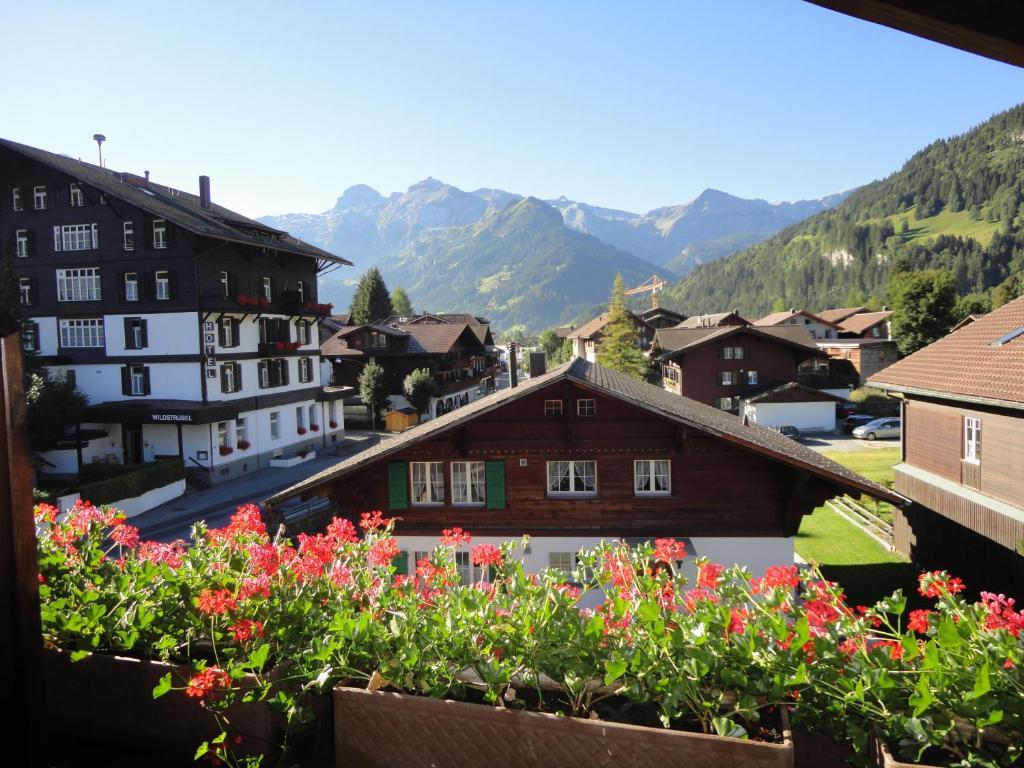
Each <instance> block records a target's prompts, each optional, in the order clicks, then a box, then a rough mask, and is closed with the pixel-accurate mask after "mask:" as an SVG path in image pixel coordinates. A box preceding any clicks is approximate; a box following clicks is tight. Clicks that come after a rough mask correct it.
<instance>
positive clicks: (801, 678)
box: [786, 662, 807, 686]
mask: <svg viewBox="0 0 1024 768" xmlns="http://www.w3.org/2000/svg"><path fill="white" fill-rule="evenodd" d="M806 684H807V665H806V664H804V663H802V662H801V664H800V666H799V667H797V668H796V672H794V673H793V676H792V677H790V678H788V679H787V680H786V685H787V686H794V685H806Z"/></svg>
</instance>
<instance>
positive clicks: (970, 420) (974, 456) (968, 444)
mask: <svg viewBox="0 0 1024 768" xmlns="http://www.w3.org/2000/svg"><path fill="white" fill-rule="evenodd" d="M964 461H970V462H972V463H974V464H980V463H981V419H979V418H976V417H974V416H964Z"/></svg>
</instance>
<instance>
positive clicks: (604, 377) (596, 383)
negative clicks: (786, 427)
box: [267, 358, 903, 506]
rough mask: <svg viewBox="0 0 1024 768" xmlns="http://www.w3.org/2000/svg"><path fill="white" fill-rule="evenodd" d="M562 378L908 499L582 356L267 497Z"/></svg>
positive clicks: (857, 485) (879, 494)
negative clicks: (588, 360)
mask: <svg viewBox="0 0 1024 768" xmlns="http://www.w3.org/2000/svg"><path fill="white" fill-rule="evenodd" d="M562 380H567V381H570V382H572V383H575V384H578V385H580V386H582V387H586V388H588V389H590V390H592V391H595V392H597V393H600V394H604V395H606V396H608V397H612V398H616V399H618V400H621V401H623V402H626V403H628V404H630V405H634V406H636V407H638V408H643V409H645V410H647V411H650V412H651V413H654V414H656V415H658V416H661V417H663V418H666V419H671V420H672V421H675V422H677V423H679V424H682V425H685V426H688V427H693V428H694V429H697V430H700V431H702V432H705V433H707V434H710V435H713V436H715V437H718V438H721V439H723V440H726V441H728V442H730V443H733V444H735V445H738V446H740V447H743V448H746V449H749V450H752V451H755V452H757V453H760V454H762V455H765V456H768V457H769V458H772V459H774V460H776V461H778V462H780V463H782V464H785V465H788V466H791V467H795V468H797V469H801V470H805V471H807V472H810V473H811V474H813V475H816V476H818V477H821V478H824V479H825V480H828V481H831V482H833V483H835V484H836V485H838V486H840V487H842V488H845V489H848V490H852V491H856V492H858V493H866V494H868V495H869V496H872V497H874V498H877V499H881V500H883V501H888V502H891V503H893V504H902V502H903V499H902V498H901V497H899V496H897V495H896V494H894V493H893V492H891V491H889V490H887V489H885V488H883V487H881V486H880V485H877V484H875V483H873V482H871V481H870V480H868V479H866V478H864V477H861V476H860V475H858V474H857V473H856V472H853V471H851V470H849V469H847V468H846V467H843V466H841V465H839V464H837V463H835V462H834V461H831V460H830V459H827V458H825V457H824V456H823V455H822V454H820V453H818V452H816V451H812V450H811V449H810V448H807V447H805V446H803V445H800V444H799V443H797V442H795V441H793V440H790V439H789V438H787V437H783V436H782V435H780V434H778V433H777V432H774V431H772V430H771V429H768V428H767V427H761V426H758V425H756V424H744V423H743V421H742V420H741V419H739V418H738V417H736V416H733V415H732V414H729V413H725V412H723V411H720V410H719V409H717V408H712V407H711V406H709V405H704V404H703V403H698V402H696V401H695V400H690V399H689V398H686V397H680V396H679V395H673V394H671V393H670V392H666V391H665V390H664V389H662V388H661V387H656V386H654V385H652V384H647V383H646V382H643V381H639V380H638V379H634V378H632V377H630V376H627V375H626V374H623V373H619V372H617V371H613V370H611V369H609V368H605V367H603V366H601V365H598V364H597V363H590V362H587V361H586V360H584V359H583V358H576V359H575V360H573V361H572V362H570V363H566V364H565V365H562V366H559V367H558V368H555V369H553V370H551V371H549V372H548V373H546V374H544V375H542V376H537V377H534V378H531V379H530V380H529V381H527V382H525V383H524V384H522V385H520V386H518V387H515V388H514V389H502V390H499V391H498V392H495V393H494V394H492V395H488V396H487V397H482V398H480V399H479V400H474V401H473V402H471V403H469V404H468V405H464V406H463V407H461V408H458V409H456V410H454V411H451V412H449V413H446V414H444V415H443V416H438V417H437V418H435V419H431V420H430V421H428V422H426V423H425V424H420V425H419V426H416V427H413V428H412V429H409V430H407V431H406V432H403V433H402V434H401V435H398V436H397V437H394V438H391V439H389V440H387V441H384V442H381V443H379V444H378V445H376V446H374V447H372V448H370V449H368V450H366V451H363V452H362V453H359V454H357V455H355V456H353V457H351V458H348V459H345V460H344V461H341V462H339V463H338V464H335V465H334V466H333V467H329V468H328V469H325V470H324V471H322V472H320V473H318V474H316V475H313V476H311V477H309V478H307V479H306V480H303V481H301V482H299V483H297V484H295V485H293V486H291V487H290V488H287V489H285V490H283V491H280V492H279V493H277V494H275V495H274V496H271V497H270V498H269V499H267V504H268V505H269V506H274V505H277V504H280V503H281V502H283V501H286V500H288V499H290V498H293V497H295V496H299V495H303V494H309V493H313V492H315V491H316V490H317V489H318V488H320V487H321V486H324V485H326V484H329V483H332V482H333V481H335V480H337V479H338V478H340V477H343V476H344V475H346V474H348V473H350V472H353V471H355V470H357V469H359V468H361V467H364V466H366V465H367V464H370V463H371V462H375V461H379V460H381V459H383V458H385V457H387V456H390V455H393V454H395V453H397V452H399V451H402V450H405V449H406V448H409V447H410V446H412V445H415V444H417V443H420V442H422V441H424V440H430V439H433V438H436V437H438V436H439V435H441V434H443V433H445V432H447V431H449V430H451V429H455V428H457V427H459V426H460V425H462V424H464V423H465V422H467V421H469V420H471V419H473V418H474V417H476V416H479V415H481V414H484V413H489V412H491V411H494V410H497V409H498V408H500V407H501V406H503V405H505V404H506V403H510V402H513V401H515V400H518V399H520V398H523V397H526V396H527V395H530V394H532V393H534V392H536V391H537V390H539V389H542V388H543V387H546V386H548V385H550V384H553V383H557V382H559V381H562Z"/></svg>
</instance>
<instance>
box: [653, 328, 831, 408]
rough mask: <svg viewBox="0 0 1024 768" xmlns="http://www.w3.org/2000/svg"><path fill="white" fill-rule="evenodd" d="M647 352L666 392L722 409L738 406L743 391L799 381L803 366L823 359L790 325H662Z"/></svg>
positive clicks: (801, 331)
mask: <svg viewBox="0 0 1024 768" xmlns="http://www.w3.org/2000/svg"><path fill="white" fill-rule="evenodd" d="M651 356H652V357H653V358H655V359H657V360H658V361H659V362H660V363H661V377H662V386H663V387H664V388H665V389H666V390H667V391H669V392H672V393H673V394H676V395H682V396H684V397H688V398H691V399H693V400H696V401H698V402H701V403H705V404H706V405H712V406H714V407H716V408H719V409H720V410H723V411H735V410H737V409H738V408H739V405H740V398H741V397H743V396H744V395H748V394H753V393H755V392H760V391H762V390H764V389H770V388H772V387H773V386H778V385H779V384H785V383H787V382H791V381H798V380H799V376H800V367H801V365H804V364H806V363H807V362H808V361H816V360H825V359H826V356H825V354H824V353H823V352H821V351H820V350H819V349H818V348H817V347H816V346H815V344H814V340H813V339H812V338H811V337H810V335H809V334H808V333H807V331H805V330H804V329H803V327H802V326H790V325H786V326H781V327H767V328H758V327H754V326H748V325H722V326H711V327H705V328H663V329H660V330H658V331H657V332H656V333H655V336H654V343H653V345H652V348H651Z"/></svg>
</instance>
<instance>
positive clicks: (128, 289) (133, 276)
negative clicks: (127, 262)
mask: <svg viewBox="0 0 1024 768" xmlns="http://www.w3.org/2000/svg"><path fill="white" fill-rule="evenodd" d="M124 300H125V301H138V300H139V273H138V272H125V273H124Z"/></svg>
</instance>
